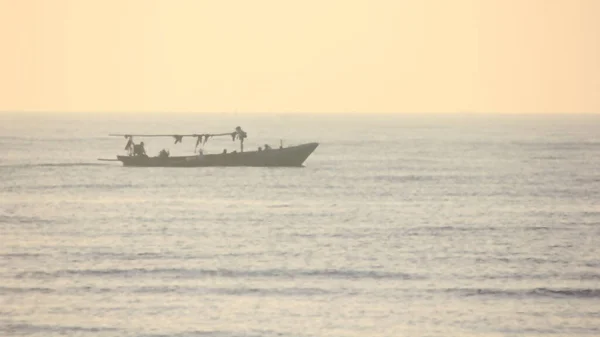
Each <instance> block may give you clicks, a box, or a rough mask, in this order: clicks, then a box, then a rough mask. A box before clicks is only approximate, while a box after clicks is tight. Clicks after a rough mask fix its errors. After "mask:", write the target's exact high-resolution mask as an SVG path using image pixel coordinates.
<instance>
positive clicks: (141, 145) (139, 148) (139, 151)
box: [133, 142, 148, 157]
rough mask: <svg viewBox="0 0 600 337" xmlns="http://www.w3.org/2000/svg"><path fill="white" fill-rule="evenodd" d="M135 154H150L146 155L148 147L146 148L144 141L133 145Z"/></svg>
mask: <svg viewBox="0 0 600 337" xmlns="http://www.w3.org/2000/svg"><path fill="white" fill-rule="evenodd" d="M133 155H134V156H142V157H148V155H146V149H144V142H141V143H139V144H135V145H133Z"/></svg>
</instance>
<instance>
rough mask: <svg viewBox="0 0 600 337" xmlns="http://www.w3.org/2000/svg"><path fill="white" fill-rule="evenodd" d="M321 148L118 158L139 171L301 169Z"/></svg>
mask: <svg viewBox="0 0 600 337" xmlns="http://www.w3.org/2000/svg"><path fill="white" fill-rule="evenodd" d="M317 146H319V143H307V144H302V145H297V146H290V147H286V148H281V149H270V150H263V151H250V152H232V153H221V154H207V155H195V156H178V157H166V158H160V157H142V156H117V160H119V161H121V162H122V163H123V166H139V167H210V166H255V167H298V166H302V164H303V163H304V161H305V160H306V159H307V158H308V156H310V154H311V153H313V151H314V150H315V149H316V148H317Z"/></svg>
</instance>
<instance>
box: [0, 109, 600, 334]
mask: <svg viewBox="0 0 600 337" xmlns="http://www.w3.org/2000/svg"><path fill="white" fill-rule="evenodd" d="M238 125H240V126H242V127H243V128H244V130H246V131H247V132H248V135H249V138H248V140H247V142H246V149H251V148H256V147H258V146H262V145H263V144H265V143H269V144H271V145H272V146H279V142H280V139H283V144H284V146H285V145H290V144H299V143H303V142H312V141H317V142H319V143H320V146H319V147H318V148H317V150H316V151H315V152H314V153H313V154H312V155H311V156H310V157H309V158H308V160H307V161H306V163H305V167H303V168H183V169H182V168H126V167H122V166H121V165H120V163H118V162H117V163H114V162H101V161H98V160H97V159H98V158H114V156H115V155H116V154H117V153H122V152H124V151H123V147H124V146H125V140H124V139H123V138H120V137H108V136H107V135H108V134H109V133H121V132H122V133H146V132H147V133H169V134H170V133H188V132H189V133H202V132H228V131H231V130H233V128H234V127H235V126H238ZM138 141H139V139H138ZM144 142H145V143H146V148H147V151H148V152H149V154H151V155H152V154H153V155H156V154H157V153H158V152H159V151H160V150H161V149H162V148H163V147H168V148H170V149H171V153H172V154H178V153H191V152H192V151H193V149H194V143H193V140H191V139H184V141H183V143H182V144H177V145H174V144H173V141H172V139H144ZM235 145H236V144H235V143H233V142H232V141H231V139H227V138H224V139H222V140H210V141H209V143H207V145H206V147H205V152H208V153H210V152H213V153H214V152H221V151H222V149H223V148H228V149H229V150H233V149H235ZM0 154H1V155H0V243H1V244H0V336H152V337H158V336H179V337H183V336H218V337H229V336H266V337H271V336H286V337H287V336H298V337H305V336H390V337H392V336H393V337H396V336H548V335H552V336H598V335H600V248H599V244H600V239H599V238H600V177H599V174H600V116H594V115H468V114H465V115H458V114H457V115H436V114H427V115H376V114H371V115H317V114H281V115H267V114H264V115H263V114H198V115H191V114H188V115H177V114H162V115H161V114H131V115H118V114H111V115H102V114H83V113H82V114H71V115H67V114H45V115H44V114H37V115H36V114H16V113H15V114H0Z"/></svg>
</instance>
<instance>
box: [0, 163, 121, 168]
mask: <svg viewBox="0 0 600 337" xmlns="http://www.w3.org/2000/svg"><path fill="white" fill-rule="evenodd" d="M108 165H110V164H103V163H84V162H82V163H38V164H15V165H0V168H33V167H75V166H108Z"/></svg>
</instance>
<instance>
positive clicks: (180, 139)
mask: <svg viewBox="0 0 600 337" xmlns="http://www.w3.org/2000/svg"><path fill="white" fill-rule="evenodd" d="M173 138H175V144H177V143H181V141H183V136H179V135H174V136H173Z"/></svg>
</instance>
